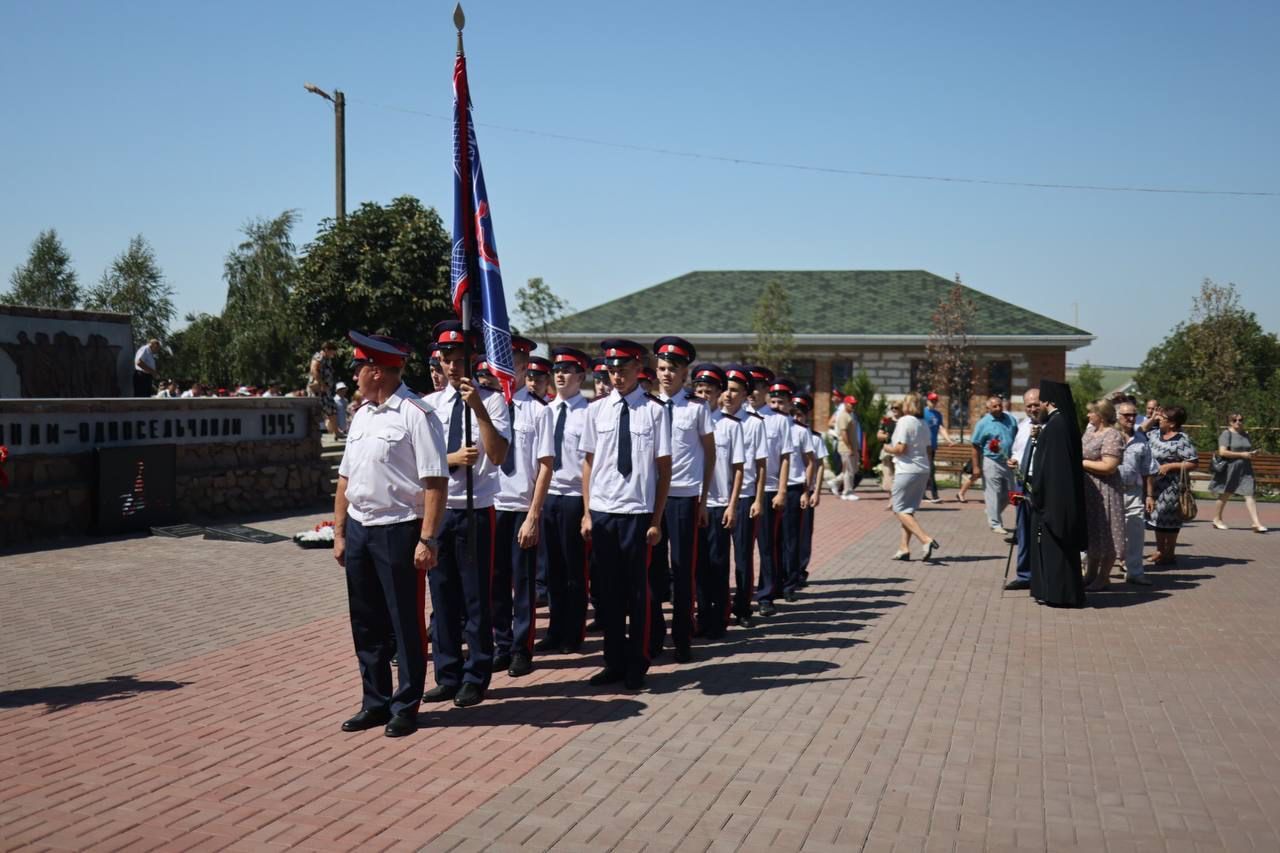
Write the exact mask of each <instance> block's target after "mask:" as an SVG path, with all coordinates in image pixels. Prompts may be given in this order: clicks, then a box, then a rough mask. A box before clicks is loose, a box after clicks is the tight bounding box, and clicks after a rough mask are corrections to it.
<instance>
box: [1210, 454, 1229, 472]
mask: <svg viewBox="0 0 1280 853" xmlns="http://www.w3.org/2000/svg"><path fill="white" fill-rule="evenodd" d="M1226 470H1227V460H1225V459H1223V458H1222V457H1221V456H1219V455H1218V454H1216V453H1215V454H1213V457H1212V458H1211V459H1210V460H1209V473H1210V474H1212V475H1213V476H1215V477H1217V476H1218V475H1220V474H1224V473H1226Z"/></svg>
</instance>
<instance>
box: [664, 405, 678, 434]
mask: <svg viewBox="0 0 1280 853" xmlns="http://www.w3.org/2000/svg"><path fill="white" fill-rule="evenodd" d="M664 405H665V406H666V407H667V438H668V439H670V438H671V425H672V424H673V423H675V420H676V401H675V400H668V401H667V402H666V403H665V404H664Z"/></svg>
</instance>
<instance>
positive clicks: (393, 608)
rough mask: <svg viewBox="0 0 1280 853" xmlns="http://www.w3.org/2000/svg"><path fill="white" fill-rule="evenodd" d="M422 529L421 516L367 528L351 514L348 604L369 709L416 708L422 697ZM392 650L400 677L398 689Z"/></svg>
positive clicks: (424, 668) (424, 662)
mask: <svg viewBox="0 0 1280 853" xmlns="http://www.w3.org/2000/svg"><path fill="white" fill-rule="evenodd" d="M421 530H422V522H421V521H419V520H417V519H415V520H413V521H405V522H400V523H399V524H382V525H376V526H374V525H371V526H369V527H365V526H364V525H362V524H361V523H360V522H358V521H356V520H355V519H354V518H352V517H351V516H349V515H348V516H347V526H346V534H347V552H346V557H345V558H344V562H345V564H346V569H347V603H348V606H349V608H350V611H351V637H352V639H353V640H354V641H355V646H356V660H357V662H358V663H359V665H360V681H361V683H362V684H363V686H364V699H363V701H362V703H361V707H363V708H364V710H366V711H382V710H387V711H390V712H391V713H392V714H402V713H413V712H415V711H417V710H418V703H419V702H421V701H422V691H423V688H424V687H425V686H426V680H427V658H426V653H425V649H424V647H423V637H424V634H425V631H426V629H425V627H424V625H423V619H424V618H425V613H426V611H425V607H424V605H425V601H424V588H425V584H426V578H425V577H424V576H423V573H422V572H420V571H418V570H417V568H416V567H415V566H414V565H413V551H414V549H415V548H416V547H417V545H418V536H419V535H420V533H421ZM392 655H395V656H396V657H397V660H398V664H399V665H398V675H399V679H400V684H399V686H398V687H397V688H396V691H395V693H394V694H393V693H392V692H391V657H392Z"/></svg>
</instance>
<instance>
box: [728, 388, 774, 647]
mask: <svg viewBox="0 0 1280 853" xmlns="http://www.w3.org/2000/svg"><path fill="white" fill-rule="evenodd" d="M724 373H725V387H724V394H723V395H721V398H720V399H721V404H722V406H723V411H724V413H725V415H727V416H730V417H735V418H737V419H738V420H739V422H740V423H741V424H742V450H743V459H744V463H743V468H742V488H741V490H740V491H739V493H738V510H737V512H736V513H735V517H734V524H733V563H734V593H733V615H734V618H735V619H736V620H737V623H738V625H740V626H742V627H743V628H750V627H751V596H752V594H753V593H754V592H755V588H754V587H755V584H754V579H755V573H754V571H753V569H754V565H753V564H754V561H755V549H756V526H757V524H758V523H759V519H760V517H761V516H762V515H764V514H765V507H767V506H768V501H767V500H766V499H765V494H764V484H765V477H766V466H767V465H768V459H769V451H768V448H767V446H766V445H767V442H766V439H765V431H764V416H763V415H761V414H759V413H758V412H753V411H751V410H750V409H748V408H747V406H746V403H747V401H748V399H749V398H750V397H751V382H752V380H751V371H750V370H748V369H747V367H746V366H745V365H742V364H730V365H728V366H727V367H725V369H724Z"/></svg>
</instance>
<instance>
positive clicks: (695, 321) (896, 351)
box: [551, 270, 1093, 423]
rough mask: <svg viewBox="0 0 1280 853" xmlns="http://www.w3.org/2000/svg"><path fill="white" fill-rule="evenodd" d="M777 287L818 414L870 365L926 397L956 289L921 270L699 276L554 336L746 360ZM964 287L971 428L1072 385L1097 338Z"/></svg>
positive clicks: (569, 321)
mask: <svg viewBox="0 0 1280 853" xmlns="http://www.w3.org/2000/svg"><path fill="white" fill-rule="evenodd" d="M775 281H776V282H778V283H780V284H781V285H782V286H783V287H785V288H786V290H787V292H788V294H790V298H791V312H792V317H793V319H794V329H795V357H794V358H793V360H792V362H791V364H789V365H787V366H786V372H787V374H788V375H790V376H792V377H793V378H795V379H796V380H797V381H798V382H799V383H800V384H802V385H804V386H805V387H806V388H808V389H810V390H812V392H813V394H814V404H815V406H814V408H815V410H816V414H817V415H818V417H819V418H820V419H825V418H826V416H827V414H828V413H829V412H830V404H831V389H832V387H837V388H839V387H842V386H843V385H844V383H845V382H846V381H847V380H848V379H850V378H851V377H853V376H855V375H856V374H857V373H858V371H860V370H863V369H865V370H866V371H867V373H868V375H869V376H870V377H871V379H872V381H874V382H875V383H876V385H878V386H879V387H880V390H881V392H882V393H884V394H886V395H888V396H896V395H901V394H905V393H907V392H908V391H910V390H911V389H913V388H914V389H917V390H927V387H926V386H927V375H928V364H927V358H926V355H925V345H926V343H927V342H928V339H929V332H930V328H931V325H932V316H933V313H934V310H935V309H936V307H937V305H938V303H939V302H940V301H941V300H942V299H943V297H945V296H946V295H947V293H948V292H949V291H950V289H951V288H952V287H953V286H954V282H952V281H950V280H948V279H946V278H943V277H942V276H938V275H934V274H933V273H930V272H926V271H924V270H833V271H825V270H821V271H820V270H814V271H771V270H747V271H729V270H717V271H699V272H691V273H686V274H685V275H682V276H679V277H678V278H673V279H671V280H670V281H665V282H662V283H661V284H655V285H653V286H652V287H647V288H645V289H643V290H639V291H636V292H634V293H629V294H627V295H625V296H620V297H618V298H617V299H613V300H611V301H609V302H605V303H603V304H601V305H597V306H595V307H594V308H588V309H586V310H584V311H580V312H578V313H576V314H573V315H571V316H569V317H566V318H564V319H563V320H561V321H559V322H558V323H557V324H556V325H555V327H554V330H553V332H552V335H551V337H552V339H553V340H554V341H555V342H556V343H566V344H572V345H575V346H581V347H582V348H583V349H585V350H587V351H588V352H594V351H595V349H596V347H597V345H598V344H599V342H600V340H602V339H603V338H607V337H625V338H633V339H635V340H637V341H640V342H642V343H645V344H646V345H648V344H650V343H652V341H653V340H654V339H655V338H657V337H659V336H661V335H680V336H682V337H685V338H688V339H689V340H690V341H692V342H693V343H694V345H695V346H697V347H698V355H699V358H700V359H701V358H705V359H706V360H709V361H719V362H724V361H730V360H737V359H740V358H741V357H742V355H743V353H745V352H746V350H747V349H748V348H749V347H750V346H751V343H752V341H753V340H754V339H755V335H754V333H753V332H752V329H751V319H752V311H753V308H754V306H755V304H756V302H757V300H758V299H759V297H760V294H761V292H762V291H763V290H764V288H765V286H766V285H767V284H769V283H770V282H775ZM965 291H966V294H967V295H968V297H969V298H970V299H972V300H973V303H974V305H975V307H976V309H977V310H976V312H975V315H974V319H973V323H972V325H971V328H970V346H971V350H972V352H973V355H974V357H975V360H976V368H975V376H974V382H973V391H974V396H973V397H972V398H971V399H970V401H969V411H970V417H971V422H972V419H973V418H974V416H975V415H976V414H978V413H980V412H981V407H982V400H983V398H984V397H985V395H986V394H987V393H989V392H997V393H1002V394H1005V395H1007V396H1009V397H1010V398H1012V399H1014V400H1017V399H1018V398H1019V397H1021V395H1022V392H1023V391H1025V390H1026V389H1027V388H1030V387H1034V386H1035V385H1037V384H1039V382H1040V380H1041V378H1050V379H1057V380H1063V379H1064V378H1065V375H1066V362H1067V353H1068V352H1069V351H1071V350H1074V349H1078V348H1080V347H1083V346H1087V345H1088V344H1089V343H1090V342H1092V341H1093V335H1091V334H1089V333H1088V332H1086V331H1083V330H1081V329H1077V328H1075V327H1074V326H1070V325H1067V324H1066V323H1060V322H1058V321H1057V320H1053V319H1051V318H1049V317H1046V316H1044V315H1043V314H1037V313H1036V312H1034V311H1031V310H1028V309H1026V308H1022V307H1020V306H1017V305H1014V304H1012V303H1009V302H1005V301H1004V300H1001V299H996V298H995V297H993V296H989V295H987V294H985V293H982V292H981V291H977V290H974V289H972V288H969V287H966V288H965ZM944 402H949V401H944ZM948 408H949V407H948V406H945V405H944V411H946V410H947V409H948ZM952 411H958V407H955V408H952ZM818 422H819V423H821V422H822V421H821V420H819V421H818Z"/></svg>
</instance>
